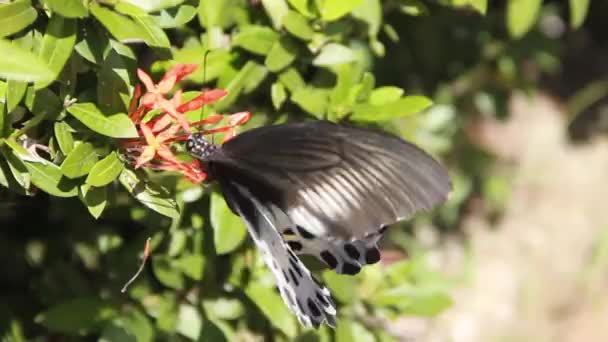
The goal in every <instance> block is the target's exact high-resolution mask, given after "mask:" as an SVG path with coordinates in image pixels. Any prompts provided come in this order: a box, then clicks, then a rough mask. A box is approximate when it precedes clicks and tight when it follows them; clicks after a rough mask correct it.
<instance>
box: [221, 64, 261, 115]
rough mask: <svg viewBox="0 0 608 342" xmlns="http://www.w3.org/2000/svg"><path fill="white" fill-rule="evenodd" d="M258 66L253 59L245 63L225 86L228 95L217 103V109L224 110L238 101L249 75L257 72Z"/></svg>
mask: <svg viewBox="0 0 608 342" xmlns="http://www.w3.org/2000/svg"><path fill="white" fill-rule="evenodd" d="M258 66H259V65H258V64H257V63H255V62H253V61H248V62H247V63H245V65H244V66H243V67H242V68H241V69H240V70H239V71H238V72H237V73H236V75H234V77H233V78H232V79H231V80H230V82H229V83H228V85H226V86H225V87H224V88H225V89H226V91H228V95H226V96H224V97H223V98H222V99H221V100H219V101H218V102H217V103H216V104H215V109H216V110H223V109H225V108H227V107H228V106H230V105H231V104H232V103H234V101H236V99H237V98H238V96H239V94H240V93H241V91H242V90H243V88H244V87H245V86H246V84H247V82H248V79H249V77H251V76H252V75H253V74H254V73H255V72H256V69H258Z"/></svg>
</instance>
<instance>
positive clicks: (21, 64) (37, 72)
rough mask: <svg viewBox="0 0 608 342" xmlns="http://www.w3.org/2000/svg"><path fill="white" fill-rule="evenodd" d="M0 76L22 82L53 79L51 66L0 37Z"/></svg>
mask: <svg viewBox="0 0 608 342" xmlns="http://www.w3.org/2000/svg"><path fill="white" fill-rule="evenodd" d="M0 55H2V58H0V77H1V78H5V79H8V80H17V81H24V82H33V81H40V82H49V81H52V80H54V79H55V74H54V73H53V71H52V70H51V68H50V67H49V66H48V65H47V64H46V63H45V62H44V61H42V60H41V59H40V58H38V56H36V55H34V54H33V53H31V52H29V51H26V50H24V49H22V48H21V47H19V46H17V45H15V44H11V43H10V42H8V41H6V40H2V39H0Z"/></svg>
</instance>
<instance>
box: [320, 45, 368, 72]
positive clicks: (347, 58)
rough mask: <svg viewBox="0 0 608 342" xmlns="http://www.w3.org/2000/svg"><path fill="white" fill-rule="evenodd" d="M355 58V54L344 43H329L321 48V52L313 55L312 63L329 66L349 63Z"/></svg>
mask: <svg viewBox="0 0 608 342" xmlns="http://www.w3.org/2000/svg"><path fill="white" fill-rule="evenodd" d="M356 59H357V55H356V53H355V52H354V51H353V50H352V49H350V48H348V47H346V46H344V45H340V44H336V43H329V44H327V45H325V46H324V47H323V48H322V49H321V52H320V53H319V55H318V56H317V57H315V59H314V60H313V61H312V64H313V65H316V66H330V65H335V64H341V63H349V62H352V61H354V60H356Z"/></svg>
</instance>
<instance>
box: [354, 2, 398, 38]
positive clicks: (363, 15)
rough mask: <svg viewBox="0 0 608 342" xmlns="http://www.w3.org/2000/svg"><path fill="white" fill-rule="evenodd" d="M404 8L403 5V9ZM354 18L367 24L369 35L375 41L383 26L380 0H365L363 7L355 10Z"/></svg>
mask: <svg viewBox="0 0 608 342" xmlns="http://www.w3.org/2000/svg"><path fill="white" fill-rule="evenodd" d="M401 3H402V2H401ZM403 6H404V5H403V4H402V5H401V8H403ZM353 17H355V18H357V19H359V20H361V21H363V22H364V23H366V24H367V34H369V36H370V37H371V38H374V39H375V37H376V36H377V35H378V32H380V27H381V26H382V5H381V4H380V0H364V1H363V3H362V4H361V6H359V7H357V8H355V9H354V10H353Z"/></svg>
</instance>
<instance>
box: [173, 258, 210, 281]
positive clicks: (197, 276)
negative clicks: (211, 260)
mask: <svg viewBox="0 0 608 342" xmlns="http://www.w3.org/2000/svg"><path fill="white" fill-rule="evenodd" d="M173 265H174V266H175V268H176V269H178V270H180V271H181V272H182V273H183V274H185V275H187V276H188V277H190V278H192V279H194V280H201V279H202V278H203V272H204V267H205V259H204V258H203V256H202V255H198V254H187V255H183V256H181V257H180V258H179V259H176V260H175V261H174V262H173Z"/></svg>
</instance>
